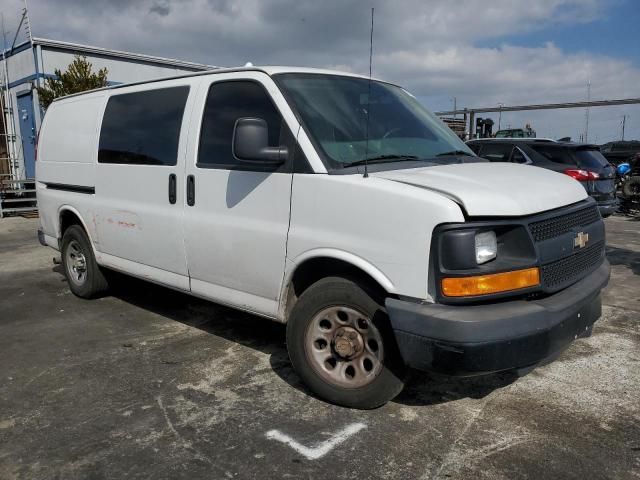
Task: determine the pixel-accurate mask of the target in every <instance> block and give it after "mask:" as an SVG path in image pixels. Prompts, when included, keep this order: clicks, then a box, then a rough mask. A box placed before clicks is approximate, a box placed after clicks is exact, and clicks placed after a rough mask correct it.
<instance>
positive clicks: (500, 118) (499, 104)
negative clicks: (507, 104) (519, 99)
mask: <svg viewBox="0 0 640 480" xmlns="http://www.w3.org/2000/svg"><path fill="white" fill-rule="evenodd" d="M498 106H499V107H500V110H499V111H498V130H500V122H501V121H502V107H504V103H498Z"/></svg>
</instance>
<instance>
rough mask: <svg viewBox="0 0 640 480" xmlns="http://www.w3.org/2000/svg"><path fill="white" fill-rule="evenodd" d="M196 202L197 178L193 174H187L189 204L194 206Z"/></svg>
mask: <svg viewBox="0 0 640 480" xmlns="http://www.w3.org/2000/svg"><path fill="white" fill-rule="evenodd" d="M195 203H196V179H195V177H194V176H193V175H189V176H187V205H189V206H190V207H193V206H194V205H195Z"/></svg>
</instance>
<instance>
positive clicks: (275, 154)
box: [233, 118, 288, 165]
mask: <svg viewBox="0 0 640 480" xmlns="http://www.w3.org/2000/svg"><path fill="white" fill-rule="evenodd" d="M287 155H288V150H287V147H284V146H280V147H270V146H269V130H268V127H267V122H265V121H264V120H263V119H261V118H239V119H238V120H237V121H236V125H235V127H234V129H233V156H234V157H236V158H237V159H238V160H240V161H242V162H248V163H254V164H257V163H259V164H263V165H280V164H282V163H284V162H285V160H286V159H287Z"/></svg>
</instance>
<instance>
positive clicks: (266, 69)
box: [54, 66, 389, 102]
mask: <svg viewBox="0 0 640 480" xmlns="http://www.w3.org/2000/svg"><path fill="white" fill-rule="evenodd" d="M230 72H263V73H266V74H267V75H269V76H271V75H276V74H279V73H313V74H324V75H340V76H343V77H345V76H346V77H355V78H364V79H367V78H369V77H366V76H364V75H359V74H356V73H351V72H342V71H339V70H326V69H322V68H308V67H284V66H260V67H257V66H249V67H233V68H216V67H214V68H212V69H211V70H204V71H201V72H189V73H185V74H183V75H173V76H170V77H161V78H154V79H152V80H144V81H141V82H132V83H122V84H119V85H112V86H109V87H103V88H96V89H93V90H87V91H85V92H79V93H73V94H71V95H65V96H64V97H58V98H56V99H55V100H54V102H56V101H59V100H65V99H67V98H71V97H77V96H79V95H86V94H89V93H94V92H100V91H105V90H117V89H120V88H126V87H131V86H134V85H145V84H148V83H157V82H163V81H167V80H176V79H180V78H189V77H199V76H203V75H215V74H219V73H230ZM372 80H375V81H384V80H379V79H377V78H372ZM385 83H389V82H385Z"/></svg>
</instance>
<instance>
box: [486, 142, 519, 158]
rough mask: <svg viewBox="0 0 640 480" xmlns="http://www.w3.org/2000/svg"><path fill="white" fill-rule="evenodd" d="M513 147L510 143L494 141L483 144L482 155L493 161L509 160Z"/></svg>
mask: <svg viewBox="0 0 640 480" xmlns="http://www.w3.org/2000/svg"><path fill="white" fill-rule="evenodd" d="M511 150H513V147H512V146H511V145H510V144H508V143H494V144H486V145H482V152H481V153H480V155H481V156H482V157H483V158H486V159H487V160H489V161H491V162H508V161H509V158H510V157H511Z"/></svg>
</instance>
